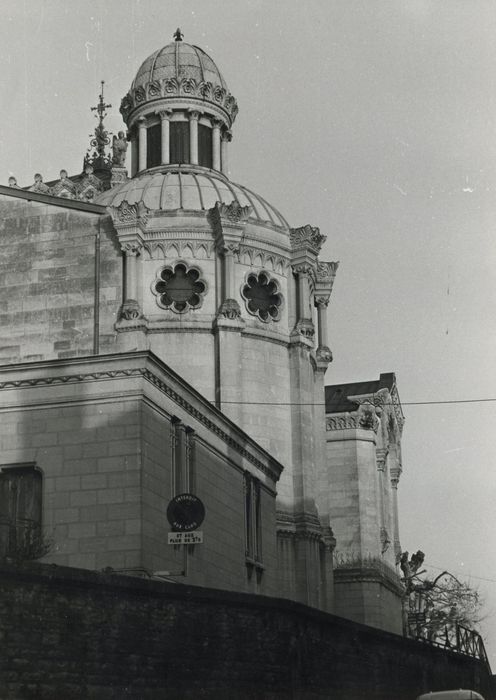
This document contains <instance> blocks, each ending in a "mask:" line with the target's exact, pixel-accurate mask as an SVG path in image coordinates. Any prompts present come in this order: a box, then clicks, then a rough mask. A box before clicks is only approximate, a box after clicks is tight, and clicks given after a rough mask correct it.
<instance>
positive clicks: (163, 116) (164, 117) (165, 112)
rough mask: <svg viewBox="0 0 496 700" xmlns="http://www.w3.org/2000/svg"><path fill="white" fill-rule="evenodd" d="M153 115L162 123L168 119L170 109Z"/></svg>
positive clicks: (170, 112) (160, 110)
mask: <svg viewBox="0 0 496 700" xmlns="http://www.w3.org/2000/svg"><path fill="white" fill-rule="evenodd" d="M155 114H156V115H157V117H160V120H161V121H164V119H170V116H171V114H172V109H159V110H157V111H156V112H155Z"/></svg>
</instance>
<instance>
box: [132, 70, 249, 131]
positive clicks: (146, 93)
mask: <svg viewBox="0 0 496 700" xmlns="http://www.w3.org/2000/svg"><path fill="white" fill-rule="evenodd" d="M180 96H184V97H196V98H199V99H201V100H204V101H208V102H213V103H214V104H216V105H218V106H219V107H221V108H222V109H224V110H225V112H226V113H227V115H229V117H230V122H231V123H232V122H234V120H235V118H236V115H237V113H238V111H239V110H238V105H237V102H236V99H235V98H234V97H233V95H231V94H230V93H228V92H227V90H225V89H224V88H223V87H221V86H220V85H215V86H214V85H213V84H212V83H211V82H209V81H203V80H202V81H199V80H195V79H194V78H190V77H184V78H182V79H181V80H179V81H178V80H177V79H176V78H173V77H171V78H165V79H163V80H152V81H151V82H149V83H147V84H146V85H145V86H141V85H140V86H138V87H136V88H135V89H134V90H131V91H130V92H128V93H127V95H125V96H124V97H123V98H122V101H121V106H120V112H121V114H122V117H123V119H124V121H125V122H127V121H128V118H129V115H130V114H131V112H132V111H133V109H134V108H135V107H137V106H139V105H141V104H143V102H145V101H146V100H147V99H152V100H153V99H157V98H160V97H180Z"/></svg>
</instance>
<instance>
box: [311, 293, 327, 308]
mask: <svg viewBox="0 0 496 700" xmlns="http://www.w3.org/2000/svg"><path fill="white" fill-rule="evenodd" d="M329 299H330V294H327V295H326V296H323V295H320V296H315V297H314V298H313V300H314V303H315V306H316V307H317V308H324V309H326V308H327V307H328V305H329Z"/></svg>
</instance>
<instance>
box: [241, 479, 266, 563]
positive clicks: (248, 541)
mask: <svg viewBox="0 0 496 700" xmlns="http://www.w3.org/2000/svg"><path fill="white" fill-rule="evenodd" d="M244 491H245V554H246V559H247V560H248V562H250V563H253V564H255V565H256V564H261V562H262V508H261V492H260V481H259V480H258V479H256V478H255V477H254V476H252V475H251V474H248V473H245V476H244Z"/></svg>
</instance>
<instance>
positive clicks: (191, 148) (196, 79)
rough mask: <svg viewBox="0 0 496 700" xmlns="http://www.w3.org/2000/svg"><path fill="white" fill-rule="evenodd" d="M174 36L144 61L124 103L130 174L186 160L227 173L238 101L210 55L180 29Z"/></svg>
mask: <svg viewBox="0 0 496 700" xmlns="http://www.w3.org/2000/svg"><path fill="white" fill-rule="evenodd" d="M173 38H174V41H173V42H171V43H169V44H167V45H166V46H164V47H163V48H161V49H159V50H158V51H155V53H153V54H152V55H151V56H149V57H148V58H147V59H146V60H145V61H144V62H143V63H142V65H141V66H140V68H139V70H138V72H137V74H136V77H135V78H134V80H133V82H132V84H131V88H130V90H129V92H128V93H127V95H126V96H125V97H124V98H123V100H122V103H121V108H120V111H121V114H122V116H123V118H124V121H125V122H126V124H127V127H128V130H129V138H130V141H131V155H132V166H131V172H132V175H133V176H134V175H135V174H136V173H138V172H143V171H144V170H148V169H150V168H154V167H157V166H162V165H183V164H190V165H193V166H201V167H206V168H211V169H213V170H218V171H221V172H224V173H226V171H227V144H228V143H229V141H230V140H231V127H232V124H233V122H234V119H235V118H236V114H237V112H238V106H237V103H236V100H235V98H234V97H233V96H232V95H231V93H230V92H229V89H228V87H227V84H226V81H225V80H224V78H223V77H222V75H221V73H220V71H219V69H218V68H217V66H216V65H215V63H214V62H213V61H212V59H211V58H210V56H208V55H207V54H206V53H205V52H204V51H203V50H202V49H200V48H199V47H198V46H193V45H192V44H187V43H185V42H184V41H183V34H182V32H181V30H180V29H177V30H176V32H175V33H174V35H173Z"/></svg>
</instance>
